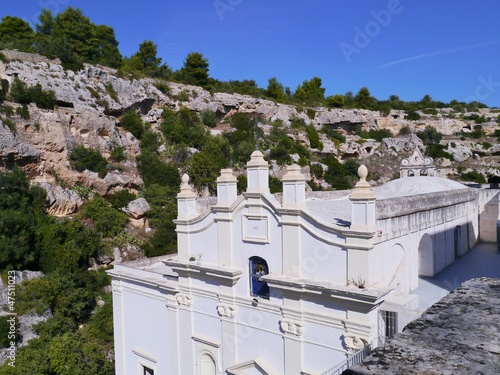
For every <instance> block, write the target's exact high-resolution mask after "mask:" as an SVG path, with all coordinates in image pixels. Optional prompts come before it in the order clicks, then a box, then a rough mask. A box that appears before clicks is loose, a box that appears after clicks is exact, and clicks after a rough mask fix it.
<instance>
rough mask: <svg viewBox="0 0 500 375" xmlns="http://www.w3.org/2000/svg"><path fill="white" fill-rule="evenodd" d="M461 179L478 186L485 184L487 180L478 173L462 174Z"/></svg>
mask: <svg viewBox="0 0 500 375" xmlns="http://www.w3.org/2000/svg"><path fill="white" fill-rule="evenodd" d="M460 179H461V180H462V181H469V182H477V183H478V184H485V183H486V179H485V178H484V176H483V175H482V174H481V173H479V172H478V171H470V172H467V173H461V174H460Z"/></svg>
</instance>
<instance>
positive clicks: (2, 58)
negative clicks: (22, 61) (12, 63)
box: [0, 52, 9, 62]
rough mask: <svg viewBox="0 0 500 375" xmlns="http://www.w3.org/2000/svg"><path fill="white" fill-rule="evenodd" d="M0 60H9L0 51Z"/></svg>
mask: <svg viewBox="0 0 500 375" xmlns="http://www.w3.org/2000/svg"><path fill="white" fill-rule="evenodd" d="M0 61H2V62H9V59H8V58H7V56H5V55H4V54H3V53H2V52H0Z"/></svg>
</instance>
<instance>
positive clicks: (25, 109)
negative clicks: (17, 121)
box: [16, 104, 30, 120]
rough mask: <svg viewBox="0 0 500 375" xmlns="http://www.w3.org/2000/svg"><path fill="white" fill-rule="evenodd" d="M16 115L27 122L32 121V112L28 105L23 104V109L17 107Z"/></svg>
mask: <svg viewBox="0 0 500 375" xmlns="http://www.w3.org/2000/svg"><path fill="white" fill-rule="evenodd" d="M16 114H17V115H19V116H21V118H23V119H25V120H29V119H30V111H29V110H28V106H27V105H26V104H23V105H22V107H17V108H16Z"/></svg>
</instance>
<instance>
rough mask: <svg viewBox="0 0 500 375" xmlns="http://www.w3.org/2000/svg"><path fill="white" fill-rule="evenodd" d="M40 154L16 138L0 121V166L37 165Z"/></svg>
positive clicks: (28, 144)
mask: <svg viewBox="0 0 500 375" xmlns="http://www.w3.org/2000/svg"><path fill="white" fill-rule="evenodd" d="M40 155H41V152H40V151H39V150H37V149H36V148H35V147H33V146H32V145H31V144H30V143H28V142H25V141H23V140H22V139H20V138H19V137H18V136H16V135H15V134H14V133H13V132H12V131H11V130H10V129H9V128H8V127H7V125H6V124H4V123H3V122H2V120H0V165H8V164H9V163H15V164H20V165H26V164H29V163H37V162H38V160H39V157H40Z"/></svg>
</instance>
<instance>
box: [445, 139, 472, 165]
mask: <svg viewBox="0 0 500 375" xmlns="http://www.w3.org/2000/svg"><path fill="white" fill-rule="evenodd" d="M445 151H446V152H447V153H448V154H450V155H452V156H453V158H454V159H455V161H458V162H462V161H466V160H467V159H469V158H471V157H472V155H473V152H472V150H471V149H470V148H468V147H466V146H464V145H462V144H460V143H455V144H452V143H451V142H450V143H448V148H446V150H445Z"/></svg>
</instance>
